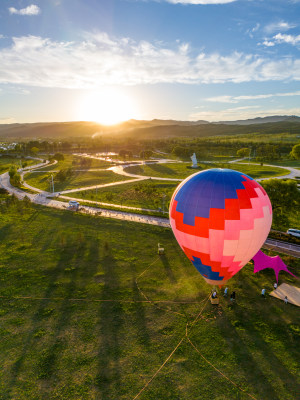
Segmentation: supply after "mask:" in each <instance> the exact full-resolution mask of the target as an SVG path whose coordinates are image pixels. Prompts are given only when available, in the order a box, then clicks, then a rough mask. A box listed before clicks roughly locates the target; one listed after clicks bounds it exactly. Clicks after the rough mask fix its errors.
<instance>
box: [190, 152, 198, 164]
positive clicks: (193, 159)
mask: <svg viewBox="0 0 300 400" xmlns="http://www.w3.org/2000/svg"><path fill="white" fill-rule="evenodd" d="M191 160H192V163H193V165H192V168H198V164H197V157H196V154H195V153H194V154H193V155H192V156H191Z"/></svg>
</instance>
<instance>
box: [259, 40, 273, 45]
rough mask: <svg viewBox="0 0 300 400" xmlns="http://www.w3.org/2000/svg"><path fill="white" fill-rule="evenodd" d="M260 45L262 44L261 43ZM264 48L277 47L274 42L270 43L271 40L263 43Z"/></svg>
mask: <svg viewBox="0 0 300 400" xmlns="http://www.w3.org/2000/svg"><path fill="white" fill-rule="evenodd" d="M259 44H260V43H259ZM262 44H263V45H264V46H267V47H273V46H275V43H274V42H271V41H269V40H265V41H263V43H262Z"/></svg>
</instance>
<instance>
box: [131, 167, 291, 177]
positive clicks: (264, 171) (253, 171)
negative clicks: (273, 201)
mask: <svg viewBox="0 0 300 400" xmlns="http://www.w3.org/2000/svg"><path fill="white" fill-rule="evenodd" d="M198 165H199V169H193V168H189V167H190V164H187V163H178V164H175V163H174V164H171V163H170V164H148V165H137V166H134V167H128V168H126V172H129V173H132V174H137V175H146V176H156V177H161V178H182V179H183V178H186V177H187V176H189V175H191V174H194V173H195V172H197V171H201V170H203V169H209V168H230V169H236V170H238V171H240V172H243V173H245V174H247V175H249V176H251V177H252V178H254V179H255V178H265V177H272V176H280V175H285V174H288V173H289V171H288V170H286V169H284V168H278V167H266V166H260V165H243V164H228V163H209V164H203V163H198Z"/></svg>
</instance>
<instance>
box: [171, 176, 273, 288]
mask: <svg viewBox="0 0 300 400" xmlns="http://www.w3.org/2000/svg"><path fill="white" fill-rule="evenodd" d="M170 223H171V227H172V230H173V233H174V235H175V237H176V239H177V241H178V243H179V245H180V246H181V248H182V250H183V251H184V252H185V254H186V255H187V257H188V258H189V259H190V261H191V262H192V263H193V265H194V266H195V267H196V268H197V270H198V271H199V272H200V274H201V275H202V277H203V278H204V279H205V280H206V281H207V282H208V283H209V284H213V285H216V284H217V285H222V284H224V283H225V282H226V281H227V280H228V279H230V278H231V277H232V276H233V275H235V274H236V273H237V272H238V271H239V270H240V269H241V268H242V267H243V266H244V265H246V264H247V262H248V261H250V260H251V258H252V257H253V256H254V255H255V254H256V253H257V252H258V250H259V249H260V248H261V246H262V245H263V243H264V242H265V240H266V238H267V236H268V233H269V231H270V228H271V224H272V206H271V202H270V200H269V197H268V195H267V194H266V192H265V190H264V189H263V188H262V187H261V186H260V185H259V184H258V183H257V182H256V181H255V180H254V179H252V178H250V177H249V176H248V175H245V174H242V173H241V172H238V171H234V170H230V169H210V170H206V171H202V172H198V173H196V174H194V175H192V176H190V177H188V178H187V179H185V180H184V181H183V182H182V183H181V184H180V185H179V186H178V187H177V188H176V190H175V192H174V194H173V196H172V199H171V203H170Z"/></svg>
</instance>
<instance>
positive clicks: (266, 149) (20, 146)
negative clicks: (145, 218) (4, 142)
mask: <svg viewBox="0 0 300 400" xmlns="http://www.w3.org/2000/svg"><path fill="white" fill-rule="evenodd" d="M294 144H295V143H292V142H291V143H289V142H283V141H280V142H276V143H274V142H272V141H271V140H270V141H266V138H264V141H263V142H259V141H257V140H256V141H254V140H252V139H251V136H249V138H247V137H245V136H243V137H241V138H240V139H239V138H237V137H236V138H235V139H232V138H224V137H215V138H192V137H190V138H187V137H184V138H182V137H179V138H160V139H143V138H139V139H138V138H135V139H132V138H128V137H121V136H118V137H108V136H98V137H96V138H94V139H91V138H77V139H72V140H64V141H47V140H43V141H39V140H31V141H28V142H19V143H17V144H16V146H15V149H13V150H10V151H9V153H13V154H17V155H21V156H37V155H39V156H43V155H51V154H52V155H53V154H55V153H65V154H66V153H94V154H95V153H101V152H116V153H118V154H119V156H120V157H122V158H124V159H126V158H127V159H130V158H132V157H135V156H138V157H140V158H144V159H146V158H149V157H151V155H152V152H154V151H156V150H159V151H161V152H164V153H167V154H173V155H174V156H176V157H179V158H183V159H189V157H190V156H191V155H192V154H193V153H196V156H197V158H198V159H199V160H201V159H202V160H205V159H209V158H210V157H211V156H216V155H217V156H232V157H233V156H236V155H237V152H238V151H239V150H240V149H244V148H247V149H249V152H250V156H251V157H252V158H256V159H257V160H261V161H264V160H279V159H280V158H282V157H286V156H287V155H289V154H290V153H291V151H292V147H293V145H294ZM2 153H6V154H7V153H8V152H7V151H4V150H3V151H2ZM45 158H46V157H45Z"/></svg>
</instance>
